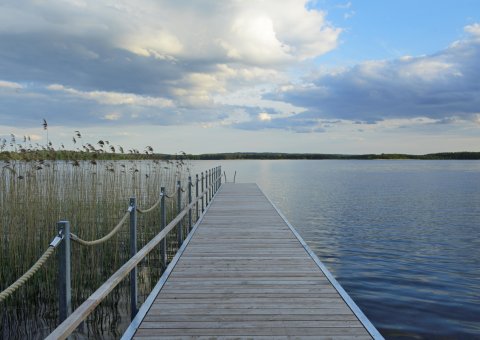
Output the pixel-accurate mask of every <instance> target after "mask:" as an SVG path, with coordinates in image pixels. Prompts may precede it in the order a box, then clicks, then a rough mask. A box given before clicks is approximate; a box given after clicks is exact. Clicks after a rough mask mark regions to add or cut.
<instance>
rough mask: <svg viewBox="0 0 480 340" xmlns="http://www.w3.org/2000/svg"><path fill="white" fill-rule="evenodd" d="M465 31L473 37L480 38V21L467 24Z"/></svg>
mask: <svg viewBox="0 0 480 340" xmlns="http://www.w3.org/2000/svg"><path fill="white" fill-rule="evenodd" d="M464 30H465V32H467V33H470V34H471V35H472V36H473V37H475V38H477V39H480V23H474V24H472V25H468V26H465V28H464Z"/></svg>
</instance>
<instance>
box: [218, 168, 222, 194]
mask: <svg viewBox="0 0 480 340" xmlns="http://www.w3.org/2000/svg"><path fill="white" fill-rule="evenodd" d="M221 186H222V166H221V165H220V166H219V167H218V188H219V189H220V187H221Z"/></svg>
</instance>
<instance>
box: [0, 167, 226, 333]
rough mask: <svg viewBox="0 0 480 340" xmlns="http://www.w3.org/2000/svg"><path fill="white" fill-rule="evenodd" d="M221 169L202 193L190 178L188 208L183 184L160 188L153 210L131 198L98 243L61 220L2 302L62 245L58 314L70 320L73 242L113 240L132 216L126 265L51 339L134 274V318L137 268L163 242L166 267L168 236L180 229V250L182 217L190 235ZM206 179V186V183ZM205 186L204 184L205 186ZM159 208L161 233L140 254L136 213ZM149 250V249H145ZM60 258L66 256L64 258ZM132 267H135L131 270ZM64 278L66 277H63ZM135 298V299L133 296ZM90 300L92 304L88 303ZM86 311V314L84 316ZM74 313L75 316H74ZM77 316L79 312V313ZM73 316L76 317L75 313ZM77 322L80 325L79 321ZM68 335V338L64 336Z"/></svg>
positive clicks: (207, 176)
mask: <svg viewBox="0 0 480 340" xmlns="http://www.w3.org/2000/svg"><path fill="white" fill-rule="evenodd" d="M221 174H222V172H221V168H220V167H217V168H214V169H211V170H208V171H207V172H205V176H204V173H203V172H202V176H201V190H199V184H200V180H199V177H198V175H196V181H195V184H193V183H192V178H191V176H189V178H188V187H187V188H188V195H186V196H188V197H187V199H188V202H186V203H187V204H186V206H185V207H184V208H183V209H182V204H181V196H183V195H181V193H182V192H183V193H185V192H186V191H187V190H185V189H184V188H182V186H181V182H180V181H177V185H176V190H175V192H174V193H173V194H170V195H169V194H167V193H166V192H165V189H164V188H163V187H162V188H161V193H160V198H159V199H158V200H157V201H156V202H155V203H154V204H153V205H152V206H151V207H150V208H147V209H140V208H138V207H137V206H136V200H135V198H134V197H132V198H130V205H129V208H128V210H127V211H126V212H125V214H124V215H123V216H122V218H121V219H120V221H119V222H118V223H117V225H116V226H115V227H114V228H113V229H112V230H111V231H110V232H109V233H108V234H107V235H105V236H103V237H101V238H99V239H96V240H90V241H88V240H84V239H82V238H80V237H79V236H78V235H76V234H74V233H71V232H70V224H69V222H68V221H60V222H59V223H58V225H59V233H58V235H57V236H56V237H55V238H54V239H53V240H52V242H51V243H50V245H49V246H48V248H47V249H46V250H45V252H44V253H43V254H42V256H41V257H40V258H39V259H38V260H37V262H35V264H34V265H33V266H32V267H31V268H30V269H29V270H28V271H27V272H25V274H23V275H22V276H21V277H20V278H18V279H17V280H16V281H15V282H14V283H13V284H11V285H10V286H9V287H8V288H6V289H5V290H4V291H2V292H1V293H0V302H3V301H4V300H6V299H7V298H8V297H9V296H11V295H12V294H13V293H14V292H15V291H16V290H18V289H19V288H20V287H21V286H23V285H24V284H25V283H26V282H27V281H28V280H29V279H30V278H31V277H32V276H33V275H34V274H35V273H36V272H37V271H38V270H39V269H40V268H41V267H42V266H44V264H45V263H46V262H47V260H48V259H49V258H50V256H51V255H52V254H53V253H54V251H55V248H57V247H58V246H59V245H62V246H61V247H60V251H59V254H58V255H59V256H58V259H59V294H60V300H59V301H60V305H59V311H60V320H61V321H63V320H65V319H67V320H66V321H68V320H69V319H70V318H67V317H68V315H69V314H70V313H71V312H70V309H71V308H70V304H71V288H70V280H71V279H70V241H73V242H76V243H78V244H80V245H83V246H94V245H98V244H102V243H104V242H106V241H108V240H110V239H111V238H112V237H113V236H114V235H115V234H117V233H118V232H119V231H120V229H121V228H122V226H123V225H124V224H125V222H126V221H127V219H128V218H129V217H130V248H131V249H130V255H131V258H130V260H129V261H127V263H125V265H123V266H122V267H121V268H120V269H119V270H118V271H117V272H116V273H115V274H113V275H112V276H111V277H110V278H109V279H108V280H107V281H106V282H105V283H104V284H103V285H102V286H101V287H100V288H99V289H98V290H97V291H96V292H95V293H94V294H93V295H92V296H91V297H90V298H88V299H87V301H85V302H84V303H83V304H82V305H81V306H80V307H79V308H78V309H77V310H76V311H75V313H77V312H78V311H79V310H81V309H82V306H84V305H85V304H86V303H87V302H88V303H90V305H91V304H92V302H91V300H92V298H93V297H94V296H96V294H97V293H98V292H99V291H100V290H102V287H104V286H105V285H107V286H108V287H109V288H108V289H107V290H108V291H106V292H105V291H104V292H103V293H102V297H101V298H100V299H99V301H98V302H95V303H94V306H93V307H92V309H91V310H89V311H88V313H87V312H85V311H82V312H80V313H81V315H82V316H81V319H80V321H78V318H77V319H76V321H75V322H74V326H73V328H72V325H70V326H69V328H68V331H67V332H66V333H58V332H57V330H58V329H59V328H61V326H62V325H64V324H65V322H66V321H65V322H63V323H62V324H61V325H60V326H59V327H58V328H57V329H56V330H55V331H54V332H53V333H52V334H50V336H49V337H48V338H52V339H53V338H57V336H56V335H55V336H54V337H52V336H53V335H54V334H57V333H58V334H62V335H60V336H59V337H58V338H65V337H66V336H68V335H69V334H70V333H71V332H73V330H74V329H75V327H76V326H78V324H79V323H80V322H81V321H83V320H84V319H85V318H86V317H87V316H88V315H89V314H90V313H91V311H92V310H93V308H95V306H97V305H98V304H99V303H100V301H102V300H103V299H104V298H105V297H106V295H107V294H108V293H109V292H110V291H111V290H112V289H113V288H114V287H115V286H117V285H118V284H119V283H120V281H121V280H123V278H124V277H125V276H126V275H127V274H128V273H130V275H131V280H130V284H131V301H132V304H131V307H132V310H131V312H132V319H133V317H134V316H135V314H136V312H137V307H136V303H137V297H136V294H137V288H136V285H137V283H136V265H137V264H138V263H139V262H140V261H141V260H142V259H143V258H144V257H145V256H146V255H147V254H148V253H149V252H150V251H151V250H152V249H153V246H156V245H158V244H159V243H160V242H163V243H162V244H163V245H162V244H161V247H162V246H163V247H164V248H165V249H164V250H162V253H163V255H162V256H163V257H164V258H163V263H164V264H166V260H167V259H166V243H165V240H166V235H167V234H168V232H170V231H171V230H172V229H173V228H174V227H175V226H177V227H178V231H177V237H178V247H179V248H180V246H181V244H182V242H183V230H182V227H181V225H182V224H181V223H180V222H181V221H183V218H184V217H185V216H187V215H188V220H189V221H188V224H189V225H188V231H187V233H188V232H190V231H191V230H192V209H195V210H196V218H197V220H198V219H199V218H200V216H201V214H204V212H205V209H204V203H205V201H206V206H208V205H209V203H211V201H212V198H213V196H214V194H215V193H216V191H217V190H218V189H219V188H220V185H221V177H222V176H221ZM204 180H205V183H204ZM204 184H205V185H204ZM194 186H195V188H196V190H195V193H196V197H195V199H193V200H192V190H191V187H194ZM175 196H177V203H176V205H177V216H176V217H175V218H174V219H173V220H172V221H171V222H170V223H169V224H168V225H165V224H166V223H165V219H166V211H165V209H166V207H165V202H164V200H165V198H174V197H175ZM199 201H201V202H202V204H201V209H202V210H201V212H199V208H200V206H199ZM158 205H161V216H162V218H161V220H162V221H161V223H160V224H161V226H162V227H161V231H160V233H159V234H157V235H156V236H155V237H154V238H153V239H152V240H151V241H150V242H149V243H148V244H147V245H146V246H145V247H144V248H142V250H140V252H138V253H137V249H136V228H137V221H136V219H137V217H136V213H139V214H146V213H149V212H151V211H153V210H154V209H155V208H157V207H158ZM146 248H148V250H147V249H146ZM140 253H142V256H141V257H140ZM61 257H63V258H62V259H61ZM127 265H128V268H130V269H129V271H128V272H125V270H124V268H125V267H126V266H127ZM131 266H133V267H131ZM119 272H122V277H121V278H119V279H118V281H117V280H116V279H113V278H114V277H115V276H116V275H117V274H118V273H119ZM61 276H63V277H61ZM134 295H135V296H134ZM89 301H90V302H89ZM84 312H85V313H84ZM75 313H74V314H75ZM77 314H78V313H77ZM72 316H73V314H72ZM77 321H78V322H77ZM65 334H66V335H65Z"/></svg>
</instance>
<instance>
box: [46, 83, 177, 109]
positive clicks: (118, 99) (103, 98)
mask: <svg viewBox="0 0 480 340" xmlns="http://www.w3.org/2000/svg"><path fill="white" fill-rule="evenodd" d="M47 89H48V90H51V91H60V92H63V93H66V94H69V95H72V96H74V97H78V98H82V99H87V100H93V101H96V102H98V103H100V104H107V105H139V106H155V107H172V106H173V102H172V101H171V100H169V99H165V98H159V97H149V96H140V95H136V94H132V93H119V92H107V91H79V90H76V89H73V88H69V87H65V86H63V85H59V84H52V85H49V86H47Z"/></svg>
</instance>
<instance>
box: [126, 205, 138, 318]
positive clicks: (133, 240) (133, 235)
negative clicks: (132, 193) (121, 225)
mask: <svg viewBox="0 0 480 340" xmlns="http://www.w3.org/2000/svg"><path fill="white" fill-rule="evenodd" d="M128 210H129V211H130V258H132V257H133V256H135V254H136V253H137V202H136V200H135V197H130V206H129V208H128ZM137 305H138V285H137V266H135V268H133V269H132V271H131V272H130V316H131V320H133V319H134V318H135V315H137V312H138V308H137Z"/></svg>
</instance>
